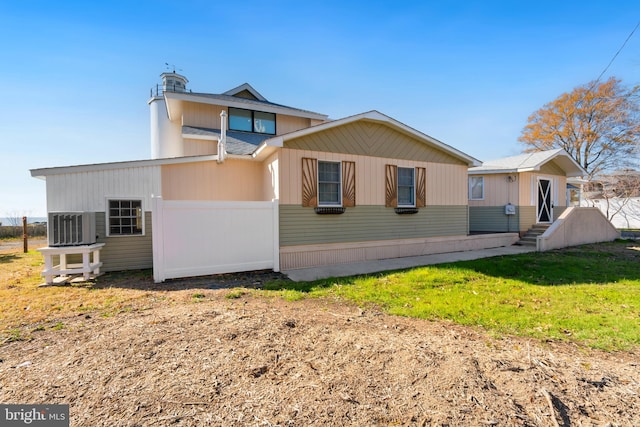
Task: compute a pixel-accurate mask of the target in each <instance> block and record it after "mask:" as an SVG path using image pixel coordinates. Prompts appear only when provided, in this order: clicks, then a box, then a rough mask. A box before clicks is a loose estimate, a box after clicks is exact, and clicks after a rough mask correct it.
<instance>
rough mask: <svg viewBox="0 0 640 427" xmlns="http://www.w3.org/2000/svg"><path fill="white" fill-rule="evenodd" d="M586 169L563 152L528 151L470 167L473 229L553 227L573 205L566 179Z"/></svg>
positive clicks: (517, 230)
mask: <svg viewBox="0 0 640 427" xmlns="http://www.w3.org/2000/svg"><path fill="white" fill-rule="evenodd" d="M586 174H587V173H586V171H585V170H584V169H583V168H582V167H581V166H580V165H579V164H578V163H577V162H576V161H575V160H573V158H572V157H571V156H569V154H568V153H567V152H566V151H564V150H563V149H555V150H548V151H540V152H536V153H526V154H521V155H518V156H512V157H505V158H501V159H496V160H490V161H487V162H484V163H483V164H482V166H477V167H472V168H470V169H469V231H470V232H471V233H497V232H518V233H520V234H521V235H522V234H524V233H525V232H526V231H527V230H529V229H530V228H531V227H533V226H535V225H537V224H541V225H550V224H552V223H553V222H554V221H555V220H556V219H558V217H559V216H560V215H561V214H562V213H563V212H564V210H565V209H566V208H567V207H568V206H570V205H571V203H570V200H567V178H569V177H581V176H584V175H586Z"/></svg>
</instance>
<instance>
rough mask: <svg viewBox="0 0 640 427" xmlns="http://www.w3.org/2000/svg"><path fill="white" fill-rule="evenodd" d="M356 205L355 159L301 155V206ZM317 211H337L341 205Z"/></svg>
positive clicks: (342, 206)
mask: <svg viewBox="0 0 640 427" xmlns="http://www.w3.org/2000/svg"><path fill="white" fill-rule="evenodd" d="M355 205H356V164H355V162H346V161H345V162H332V161H323V160H318V159H312V158H307V157H304V158H302V206H304V207H315V208H322V207H331V208H336V207H340V208H345V207H354V206H355ZM316 211H317V212H318V213H341V212H344V209H342V210H341V211H337V210H335V209H330V210H325V211H320V210H319V209H316Z"/></svg>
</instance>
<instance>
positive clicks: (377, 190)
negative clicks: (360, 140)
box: [279, 148, 467, 207]
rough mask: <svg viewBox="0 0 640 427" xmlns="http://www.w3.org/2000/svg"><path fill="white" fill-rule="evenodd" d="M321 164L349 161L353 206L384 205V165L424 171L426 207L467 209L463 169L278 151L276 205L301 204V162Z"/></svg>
mask: <svg viewBox="0 0 640 427" xmlns="http://www.w3.org/2000/svg"><path fill="white" fill-rule="evenodd" d="M303 157H308V158H315V159H318V160H324V161H334V162H340V161H352V162H355V168H356V205H381V206H384V204H385V165H386V164H389V163H392V164H395V165H397V166H400V167H424V168H425V170H426V181H427V188H426V193H427V194H426V203H427V206H429V205H444V206H451V205H464V206H465V207H466V205H467V166H466V165H453V164H438V163H428V162H418V161H410V160H396V159H385V158H379V157H371V156H361V155H353V154H341V153H326V152H321V151H311V150H292V149H287V148H283V149H281V150H280V157H279V166H280V167H279V169H280V203H281V204H283V205H301V204H302V158H303Z"/></svg>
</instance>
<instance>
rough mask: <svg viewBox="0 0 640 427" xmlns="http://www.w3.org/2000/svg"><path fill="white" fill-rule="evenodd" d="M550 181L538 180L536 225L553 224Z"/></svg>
mask: <svg viewBox="0 0 640 427" xmlns="http://www.w3.org/2000/svg"><path fill="white" fill-rule="evenodd" d="M551 194H552V193H551V180H548V179H544V178H539V179H538V206H537V210H538V223H550V222H553V202H552V201H551Z"/></svg>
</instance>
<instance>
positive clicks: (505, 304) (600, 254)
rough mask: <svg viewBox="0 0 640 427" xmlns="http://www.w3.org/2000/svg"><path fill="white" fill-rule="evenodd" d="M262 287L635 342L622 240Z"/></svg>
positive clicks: (472, 321)
mask: <svg viewBox="0 0 640 427" xmlns="http://www.w3.org/2000/svg"><path fill="white" fill-rule="evenodd" d="M267 288H268V289H272V290H275V289H281V290H286V292H287V294H291V293H292V292H293V293H299V294H305V295H306V296H311V297H326V296H331V297H338V298H341V299H345V300H348V301H353V302H355V303H357V304H358V305H360V306H368V305H372V304H373V305H376V306H379V307H381V308H382V309H383V310H385V311H386V312H388V313H390V314H394V315H401V316H409V317H417V318H423V319H434V320H435V319H447V320H451V321H454V322H456V323H459V324H463V325H471V326H481V327H483V328H486V329H488V330H489V331H491V332H493V333H496V334H515V335H521V336H529V337H535V338H538V339H552V340H563V341H575V342H579V343H582V344H586V345H588V346H591V347H595V348H601V349H606V350H622V349H631V348H633V347H636V346H639V345H640V245H639V244H637V243H632V242H626V241H618V242H614V243H608V244H599V245H585V246H581V247H576V248H568V249H564V250H557V251H550V252H543V253H529V254H522V255H517V256H504V257H494V258H486V259H480V260H474V261H464V262H457V263H451V264H441V265H435V266H429V267H421V268H414V269H410V270H404V271H396V272H389V273H385V274H379V275H372V276H361V277H351V278H342V279H330V280H319V281H316V282H309V283H293V284H288V283H287V282H274V283H271V284H269V285H268V286H266V287H265V289H267Z"/></svg>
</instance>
